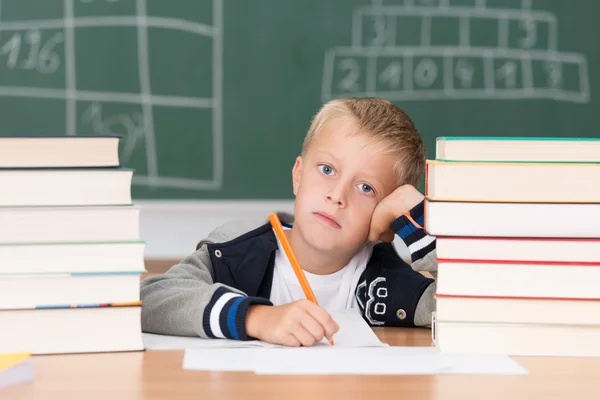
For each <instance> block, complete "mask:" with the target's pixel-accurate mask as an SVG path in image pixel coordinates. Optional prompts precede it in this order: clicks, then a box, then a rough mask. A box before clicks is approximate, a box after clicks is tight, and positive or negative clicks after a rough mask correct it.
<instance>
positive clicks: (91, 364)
mask: <svg viewBox="0 0 600 400" xmlns="http://www.w3.org/2000/svg"><path fill="white" fill-rule="evenodd" d="M375 332H376V333H377V336H379V338H380V339H381V340H383V341H385V342H387V343H389V344H391V345H398V346H429V345H430V344H431V340H430V336H431V331H429V330H427V329H394V328H377V329H375ZM517 361H518V362H519V363H520V364H521V365H523V366H524V367H525V368H527V369H528V370H529V375H525V376H466V375H456V376H451V375H436V376H432V375H429V376H407V375H404V376H314V377H311V376H259V375H254V374H252V373H240V372H235V373H232V372H228V373H221V372H200V371H186V370H183V369H182V363H183V351H151V350H149V351H145V352H132V353H107V354H83V355H62V356H36V357H34V362H35V369H36V378H35V381H34V382H31V383H27V384H23V385H20V386H14V387H11V388H8V389H4V390H0V399H2V400H4V399H6V400H8V399H10V400H22V399H35V400H46V399H52V400H69V399H81V400H94V399H102V400H121V399H127V400H139V399H173V400H186V399H190V400H191V399H193V400H205V399H219V400H227V399H235V400H238V399H256V400H270V399H273V400H292V399H299V400H317V399H324V400H331V399H338V398H339V399H343V400H353V399H366V398H367V396H369V397H373V398H374V399H378V400H379V399H395V400H404V399H406V400H419V399H444V400H446V399H453V400H454V399H456V400H466V399H477V400H490V399H509V400H520V399H528V400H529V399H543V400H553V399H556V400H564V399H572V400H582V399H595V400H597V399H600V358H589V359H587V358H517Z"/></svg>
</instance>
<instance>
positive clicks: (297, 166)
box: [292, 156, 302, 196]
mask: <svg viewBox="0 0 600 400" xmlns="http://www.w3.org/2000/svg"><path fill="white" fill-rule="evenodd" d="M301 176H302V156H298V157H296V162H295V163H294V167H293V168H292V185H293V186H294V196H296V195H297V194H298V188H299V187H300V177H301Z"/></svg>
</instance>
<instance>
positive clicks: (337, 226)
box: [313, 212, 342, 229]
mask: <svg viewBox="0 0 600 400" xmlns="http://www.w3.org/2000/svg"><path fill="white" fill-rule="evenodd" d="M313 214H314V215H315V216H316V217H317V218H318V219H320V220H321V221H323V222H325V223H326V224H328V225H329V226H331V227H332V228H335V229H340V228H341V227H342V226H341V225H340V224H339V222H337V220H336V219H335V218H334V217H333V215H330V214H327V213H325V212H315V213H313Z"/></svg>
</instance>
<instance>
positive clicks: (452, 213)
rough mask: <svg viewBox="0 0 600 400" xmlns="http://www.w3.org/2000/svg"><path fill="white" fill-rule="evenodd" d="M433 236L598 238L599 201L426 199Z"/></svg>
mask: <svg viewBox="0 0 600 400" xmlns="http://www.w3.org/2000/svg"><path fill="white" fill-rule="evenodd" d="M425 229H426V230H427V232H428V233H429V234H431V235H433V236H471V237H473V236H486V237H531V238H552V237H554V238H600V203H595V204H567V203H561V204H553V203H540V204H536V203H486V202H482V203H476V202H475V203H470V202H450V201H433V200H432V199H429V198H428V199H426V201H425Z"/></svg>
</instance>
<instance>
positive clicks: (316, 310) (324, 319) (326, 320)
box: [306, 303, 339, 339]
mask: <svg viewBox="0 0 600 400" xmlns="http://www.w3.org/2000/svg"><path fill="white" fill-rule="evenodd" d="M306 311H307V312H308V313H309V314H310V315H312V316H313V317H314V318H315V319H316V320H317V322H319V323H320V324H321V326H323V328H325V336H326V337H327V338H328V339H330V338H331V337H332V336H333V334H334V333H336V332H337V331H338V329H339V326H338V324H336V323H335V321H334V320H333V318H331V315H329V313H328V312H327V311H325V310H324V309H323V308H321V307H320V306H318V305H317V304H315V303H311V305H310V306H308V307H307V308H306Z"/></svg>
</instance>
